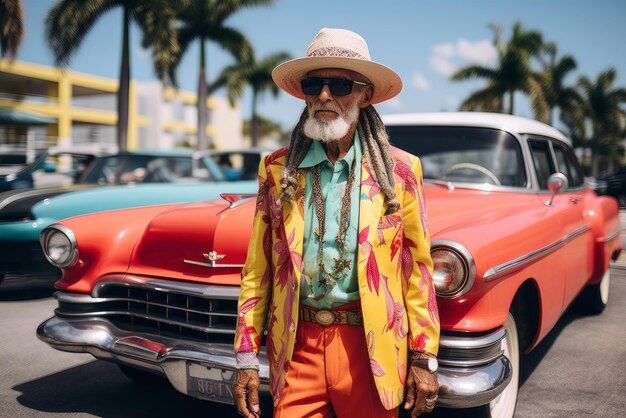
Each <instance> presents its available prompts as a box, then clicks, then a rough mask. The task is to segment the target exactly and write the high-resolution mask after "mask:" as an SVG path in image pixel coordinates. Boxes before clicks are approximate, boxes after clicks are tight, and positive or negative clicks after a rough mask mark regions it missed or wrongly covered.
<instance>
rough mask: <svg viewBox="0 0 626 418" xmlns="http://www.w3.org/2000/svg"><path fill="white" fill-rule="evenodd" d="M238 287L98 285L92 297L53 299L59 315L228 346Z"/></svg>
mask: <svg viewBox="0 0 626 418" xmlns="http://www.w3.org/2000/svg"><path fill="white" fill-rule="evenodd" d="M238 294H239V288H235V287H230V288H228V287H223V286H207V285H196V284H180V283H170V282H167V281H164V280H158V281H157V280H153V281H149V282H146V283H141V284H128V283H123V282H100V283H99V284H98V285H97V287H96V288H95V289H94V291H93V296H88V295H71V294H67V293H63V294H60V295H57V298H58V300H59V307H58V309H57V310H56V314H57V315H59V316H70V317H76V316H97V317H100V318H105V319H107V320H109V321H110V322H111V323H113V325H115V326H116V327H118V328H120V329H122V330H125V331H131V332H137V333H142V334H154V335H159V336H163V337H168V338H174V339H179V340H186V341H197V342H206V343H224V344H232V343H233V340H234V334H235V326H236V321H237V296H238Z"/></svg>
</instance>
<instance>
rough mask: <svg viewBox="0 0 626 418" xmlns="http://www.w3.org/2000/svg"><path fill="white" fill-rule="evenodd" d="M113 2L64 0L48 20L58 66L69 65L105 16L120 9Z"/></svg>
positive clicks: (55, 7) (57, 5)
mask: <svg viewBox="0 0 626 418" xmlns="http://www.w3.org/2000/svg"><path fill="white" fill-rule="evenodd" d="M118 3H119V2H117V1H111V0H90V1H87V2H85V1H82V0H61V1H59V2H58V3H57V4H56V5H55V6H54V7H53V8H52V9H51V10H50V12H49V13H48V16H47V18H46V38H47V39H48V44H49V45H50V48H51V49H52V53H53V55H54V58H55V61H56V63H57V65H66V64H67V63H68V62H69V60H70V58H71V57H72V55H73V54H74V53H75V52H76V51H77V50H78V49H79V48H80V45H81V43H82V41H83V39H84V38H85V36H86V35H87V33H89V31H90V30H91V28H92V26H93V25H94V23H95V22H96V21H97V20H98V19H99V18H100V16H102V15H103V14H104V13H106V12H108V11H109V10H111V9H112V8H114V7H116V6H118V5H119V4H118Z"/></svg>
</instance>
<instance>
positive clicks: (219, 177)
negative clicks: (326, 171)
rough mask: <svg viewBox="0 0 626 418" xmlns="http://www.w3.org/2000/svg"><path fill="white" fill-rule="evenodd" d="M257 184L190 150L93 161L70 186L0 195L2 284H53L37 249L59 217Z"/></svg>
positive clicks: (251, 188) (53, 272)
mask: <svg viewBox="0 0 626 418" xmlns="http://www.w3.org/2000/svg"><path fill="white" fill-rule="evenodd" d="M256 188H257V182H256V180H248V181H232V180H231V181H229V180H228V179H227V176H226V175H225V174H224V172H223V171H222V170H221V169H220V167H219V166H218V165H217V164H216V163H215V162H214V160H213V159H212V158H210V157H208V156H206V155H204V154H202V153H196V154H195V156H194V153H193V152H192V151H190V150H175V151H150V152H135V153H118V154H114V155H109V156H103V157H100V158H97V159H96V160H95V161H93V162H92V163H91V164H90V165H89V167H88V168H87V169H86V170H85V171H84V172H83V174H82V176H81V177H80V178H79V179H78V181H77V183H76V184H75V185H73V186H69V187H60V188H46V189H25V190H15V191H11V192H5V193H0V283H1V282H2V281H3V280H4V281H8V280H11V281H13V280H23V279H24V278H25V277H28V278H29V279H33V278H34V279H43V280H45V281H49V282H51V281H53V280H56V279H58V278H59V277H60V270H58V269H56V268H53V267H51V265H50V263H48V262H47V261H46V259H45V258H44V255H43V253H42V251H41V247H40V245H39V233H40V232H41V230H42V229H43V228H45V227H46V226H48V225H50V224H51V223H53V222H55V221H58V220H60V219H65V218H69V217H72V216H77V215H83V214H86V213H93V212H100V211H105V210H112V209H121V208H131V207H138V206H149V205H158V204H166V203H177V202H192V201H200V200H209V199H214V198H217V197H219V194H220V193H223V192H228V193H256Z"/></svg>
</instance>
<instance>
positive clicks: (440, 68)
mask: <svg viewBox="0 0 626 418" xmlns="http://www.w3.org/2000/svg"><path fill="white" fill-rule="evenodd" d="M430 66H431V67H433V68H434V69H435V70H436V71H437V72H438V73H441V74H443V75H445V76H446V77H449V76H450V75H452V73H453V72H455V71H456V68H457V67H456V65H454V64H453V63H452V62H451V61H450V59H449V58H447V57H444V56H441V55H433V56H431V57H430Z"/></svg>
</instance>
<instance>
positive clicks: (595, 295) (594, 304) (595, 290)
mask: <svg viewBox="0 0 626 418" xmlns="http://www.w3.org/2000/svg"><path fill="white" fill-rule="evenodd" d="M610 288H611V269H610V268H608V269H606V271H605V272H604V276H602V280H600V283H598V284H593V285H591V286H587V287H586V288H585V290H583V292H582V293H581V294H580V298H579V299H578V308H579V309H580V311H582V312H583V313H586V314H588V315H597V314H599V313H601V312H602V311H603V310H604V308H606V305H607V304H608V303H609V291H610Z"/></svg>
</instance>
